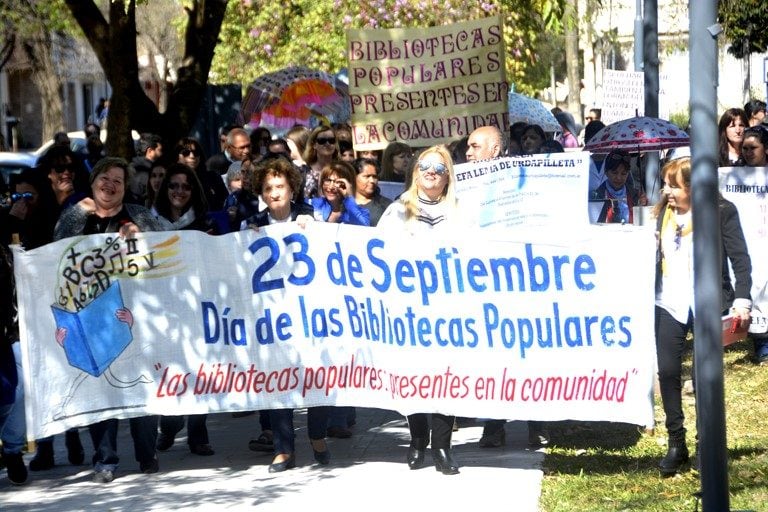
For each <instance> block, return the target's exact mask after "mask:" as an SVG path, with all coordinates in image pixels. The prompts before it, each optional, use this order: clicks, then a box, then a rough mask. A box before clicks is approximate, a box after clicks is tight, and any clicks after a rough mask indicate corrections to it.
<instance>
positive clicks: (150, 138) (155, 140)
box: [139, 133, 163, 156]
mask: <svg viewBox="0 0 768 512" xmlns="http://www.w3.org/2000/svg"><path fill="white" fill-rule="evenodd" d="M162 143H163V139H162V138H160V136H159V135H156V134H154V133H142V134H141V136H140V137H139V155H140V156H144V155H146V154H147V151H149V150H150V149H157V146H159V145H161V144H162Z"/></svg>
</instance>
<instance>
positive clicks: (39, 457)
mask: <svg viewBox="0 0 768 512" xmlns="http://www.w3.org/2000/svg"><path fill="white" fill-rule="evenodd" d="M52 467H53V441H38V442H37V452H36V453H35V456H34V457H33V458H32V460H31V461H29V470H30V471H47V470H49V469H51V468H52Z"/></svg>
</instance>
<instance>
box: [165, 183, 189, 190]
mask: <svg viewBox="0 0 768 512" xmlns="http://www.w3.org/2000/svg"><path fill="white" fill-rule="evenodd" d="M168 188H169V189H170V190H173V191H176V190H179V189H181V190H183V191H184V192H189V191H191V190H192V185H190V184H189V183H175V182H171V183H169V184H168Z"/></svg>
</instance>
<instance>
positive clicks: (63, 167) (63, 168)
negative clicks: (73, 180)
mask: <svg viewBox="0 0 768 512" xmlns="http://www.w3.org/2000/svg"><path fill="white" fill-rule="evenodd" d="M71 165H72V164H56V165H53V166H51V169H53V170H54V171H55V172H56V173H57V174H61V173H64V172H67V171H70V172H72V169H71V168H70V166H71Z"/></svg>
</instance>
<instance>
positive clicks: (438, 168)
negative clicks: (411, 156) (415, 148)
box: [416, 160, 448, 176]
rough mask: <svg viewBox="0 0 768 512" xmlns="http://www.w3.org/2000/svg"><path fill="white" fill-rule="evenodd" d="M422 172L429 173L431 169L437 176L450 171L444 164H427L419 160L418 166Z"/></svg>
mask: <svg viewBox="0 0 768 512" xmlns="http://www.w3.org/2000/svg"><path fill="white" fill-rule="evenodd" d="M416 165H417V166H418V167H419V170H420V171H421V172H427V171H428V170H430V169H433V170H434V171H435V174H439V175H441V176H442V175H443V174H445V173H446V172H447V171H448V167H446V165H445V164H444V163H442V162H425V161H423V160H419V161H418V163H417V164H416Z"/></svg>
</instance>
